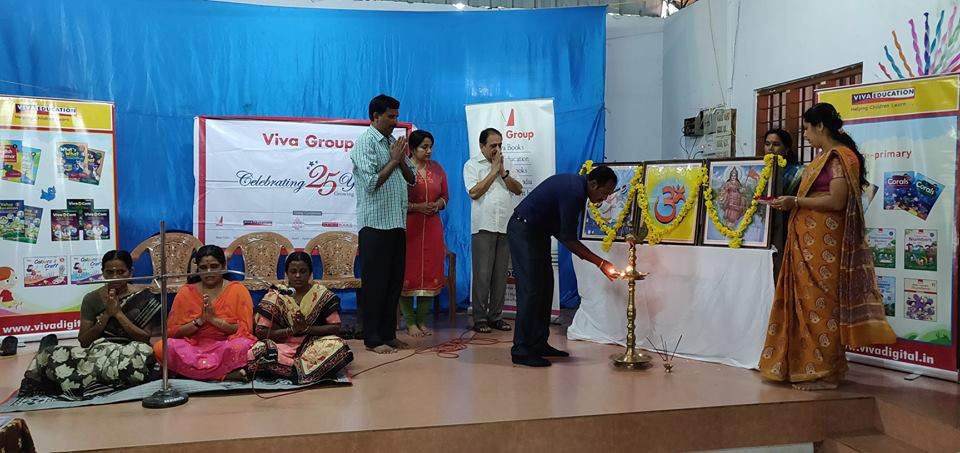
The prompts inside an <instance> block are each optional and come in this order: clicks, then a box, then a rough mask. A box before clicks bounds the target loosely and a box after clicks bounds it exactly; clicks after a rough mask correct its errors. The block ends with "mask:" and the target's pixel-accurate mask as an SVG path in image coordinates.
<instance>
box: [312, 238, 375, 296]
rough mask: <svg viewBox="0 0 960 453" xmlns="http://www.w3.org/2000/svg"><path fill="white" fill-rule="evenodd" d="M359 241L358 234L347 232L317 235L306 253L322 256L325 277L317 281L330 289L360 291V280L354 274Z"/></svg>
mask: <svg viewBox="0 0 960 453" xmlns="http://www.w3.org/2000/svg"><path fill="white" fill-rule="evenodd" d="M358 247H359V240H358V237H357V235H356V234H353V233H350V232H347V231H329V232H326V233H320V234H318V235H316V236H315V237H314V238H313V239H311V240H310V242H307V245H306V247H304V248H303V251H304V252H307V253H309V254H311V255H312V254H313V251H314V250H316V251H317V254H319V255H320V263H321V266H323V275H322V276H321V278H320V279H318V280H317V282H319V283H320V284H321V285H323V286H326V287H327V288H329V289H352V290H359V289H360V286H361V282H360V279H359V278H357V276H356V274H355V273H354V262H355V261H356V259H357V248H358Z"/></svg>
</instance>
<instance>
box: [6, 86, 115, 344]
mask: <svg viewBox="0 0 960 453" xmlns="http://www.w3.org/2000/svg"><path fill="white" fill-rule="evenodd" d="M0 151H2V153H3V167H2V169H0V336H6V335H16V336H19V337H21V339H23V340H32V339H36V338H38V337H40V336H42V335H44V334H47V333H51V332H65V333H75V331H76V330H77V329H78V328H79V327H80V316H79V311H80V303H81V302H82V300H83V296H84V295H85V294H86V293H88V292H90V291H93V290H94V289H96V288H97V287H98V285H86V286H81V285H80V283H84V282H91V281H96V280H100V279H102V272H101V269H100V267H101V266H100V259H101V257H102V256H103V254H104V253H106V252H107V251H108V250H111V249H115V248H117V243H118V240H117V202H116V200H117V198H116V184H115V172H116V159H115V155H114V107H113V104H111V103H105V102H87V101H73V100H62V99H42V98H27V97H5V96H0ZM71 331H72V332H71Z"/></svg>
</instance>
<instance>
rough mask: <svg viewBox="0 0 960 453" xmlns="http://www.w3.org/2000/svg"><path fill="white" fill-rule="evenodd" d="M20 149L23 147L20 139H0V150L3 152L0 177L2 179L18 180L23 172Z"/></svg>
mask: <svg viewBox="0 0 960 453" xmlns="http://www.w3.org/2000/svg"><path fill="white" fill-rule="evenodd" d="M21 149H23V142H21V141H20V140H0V151H2V152H3V169H2V172H3V174H2V175H0V177H2V179H3V180H4V181H10V182H20V180H21V175H22V174H23V173H22V167H23V165H22V163H21V159H22V158H23V154H22V153H21Z"/></svg>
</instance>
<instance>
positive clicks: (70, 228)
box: [50, 209, 80, 241]
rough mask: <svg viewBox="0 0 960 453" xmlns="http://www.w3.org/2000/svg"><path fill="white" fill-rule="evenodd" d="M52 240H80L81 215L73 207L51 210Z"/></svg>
mask: <svg viewBox="0 0 960 453" xmlns="http://www.w3.org/2000/svg"><path fill="white" fill-rule="evenodd" d="M50 240H51V241H77V240H80V215H79V214H77V211H74V210H71V209H53V210H51V211H50Z"/></svg>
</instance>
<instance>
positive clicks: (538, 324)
mask: <svg viewBox="0 0 960 453" xmlns="http://www.w3.org/2000/svg"><path fill="white" fill-rule="evenodd" d="M616 187H617V175H616V173H614V172H613V170H611V169H610V168H609V167H604V166H598V167H596V168H594V169H593V171H591V172H590V174H589V175H587V176H580V175H575V174H569V173H565V174H559V175H553V176H551V177H549V178H547V179H546V180H544V181H543V182H542V183H540V185H539V186H537V187H536V188H535V189H533V191H532V192H530V194H529V195H527V197H526V198H524V199H523V201H521V202H520V205H519V206H517V209H515V210H514V212H513V217H511V218H510V223H509V224H508V225H507V242H509V244H510V256H511V257H512V259H513V272H514V275H515V276H516V278H517V321H516V325H515V328H514V335H513V349H511V350H510V354H511V355H512V357H513V363H515V364H517V365H526V366H531V367H545V366H550V361H548V360H546V359H544V357H567V356H569V355H570V354H568V353H567V352H566V351H561V350H559V349H556V348H554V347H552V346H550V345H549V344H547V337H548V336H549V335H550V306H551V304H552V302H553V266H552V264H551V262H550V261H551V260H550V236H553V237H556V238H557V240H558V241H560V242H561V243H563V245H565V246H566V247H567V248H568V249H570V251H571V252H572V253H573V254H574V255H577V256H578V257H580V259H584V260H587V261H590V262H591V263H593V264H595V265H596V266H597V267H598V268H600V271H601V272H603V273H604V275H606V276H607V278H609V279H611V280H612V279H613V278H615V277H616V276H617V275H618V273H617V270H616V268H614V266H613V264H610V262H608V261H606V260H604V259H602V258H600V257H599V256H597V255H596V254H594V253H593V252H591V251H590V249H588V248H587V247H586V246H585V245H583V243H581V242H580V241H579V240H578V239H577V237H578V235H577V232H578V230H579V226H580V214H581V213H582V212H583V207H584V205H585V204H586V201H587V199H589V200H590V202H591V203H600V202H601V201H603V200H605V199H606V198H607V197H608V196H610V194H611V193H613V191H614V190H616Z"/></svg>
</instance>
